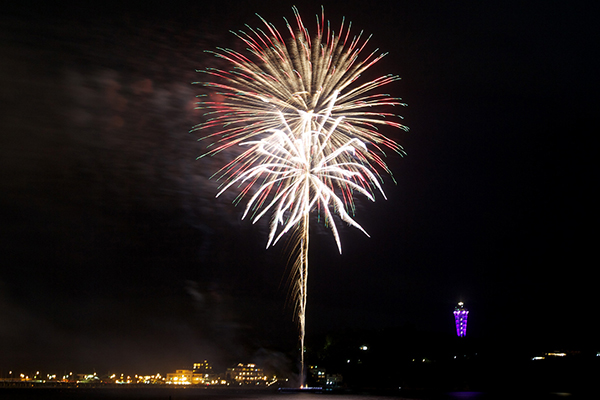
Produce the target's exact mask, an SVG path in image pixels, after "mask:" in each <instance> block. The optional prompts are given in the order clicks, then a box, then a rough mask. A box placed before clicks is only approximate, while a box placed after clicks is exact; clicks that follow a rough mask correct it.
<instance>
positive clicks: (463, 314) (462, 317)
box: [454, 301, 469, 337]
mask: <svg viewBox="0 0 600 400" xmlns="http://www.w3.org/2000/svg"><path fill="white" fill-rule="evenodd" d="M468 317H469V310H467V309H466V308H465V305H464V303H463V302H462V301H461V302H459V303H458V305H457V306H456V307H454V322H455V323H456V334H457V335H458V337H465V336H467V318H468Z"/></svg>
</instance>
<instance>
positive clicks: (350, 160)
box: [195, 8, 407, 385]
mask: <svg viewBox="0 0 600 400" xmlns="http://www.w3.org/2000/svg"><path fill="white" fill-rule="evenodd" d="M293 10H294V14H295V17H296V22H297V29H296V30H294V29H292V27H291V25H290V24H289V23H287V21H286V23H287V27H288V31H289V33H290V35H291V39H290V40H289V42H288V43H287V44H286V42H285V41H284V40H283V38H282V36H281V34H280V33H279V32H278V31H277V30H276V29H275V27H274V26H273V25H272V24H270V23H267V22H266V21H265V20H262V21H263V22H264V24H265V27H266V30H262V29H259V28H257V29H252V28H250V27H248V29H249V30H250V33H246V32H243V31H240V32H239V33H236V35H237V36H238V37H239V38H240V39H241V40H242V41H243V42H244V43H245V44H246V45H247V46H248V51H249V53H250V56H246V55H243V54H241V53H239V52H237V51H234V50H230V49H219V51H218V52H215V53H214V54H215V55H216V56H218V57H220V58H222V59H224V60H226V61H228V62H229V63H231V64H232V65H233V69H232V70H229V71H226V70H221V69H207V70H204V71H202V72H206V73H208V74H210V75H212V76H214V77H218V79H215V80H213V81H211V82H202V84H203V85H205V86H209V87H214V88H216V89H218V90H219V95H220V96H221V101H204V102H201V103H199V105H200V108H206V109H208V110H209V112H208V113H207V115H208V116H209V119H208V120H207V121H206V122H204V123H202V124H200V125H198V126H196V127H195V130H209V131H212V130H214V129H215V128H218V129H217V131H216V133H211V134H209V135H208V136H207V137H206V138H216V137H218V140H216V141H215V143H213V144H212V146H214V147H213V148H212V149H210V150H209V151H208V152H207V153H206V154H204V156H205V155H214V154H217V153H219V152H221V151H223V150H224V149H227V148H229V147H231V146H234V145H241V146H244V147H247V148H246V149H245V151H243V152H242V153H241V154H240V155H238V156H237V157H235V158H234V159H233V160H232V161H231V162H230V163H228V164H227V165H226V166H224V167H223V168H222V169H221V170H220V171H219V173H218V175H219V179H222V180H223V185H222V187H221V190H220V191H219V193H218V194H217V196H219V195H220V194H221V193H223V192H224V191H226V190H228V189H233V188H237V189H238V190H239V191H240V194H239V195H238V198H237V202H239V201H241V200H242V198H243V197H244V196H246V195H247V196H250V198H249V200H248V201H247V204H246V208H245V211H244V214H243V217H242V218H245V217H246V216H248V215H252V220H253V223H254V222H256V221H258V220H260V219H261V218H262V217H263V216H265V215H266V214H267V213H270V215H271V216H272V217H271V222H270V233H269V238H268V241H267V247H269V246H270V245H274V244H275V243H277V242H278V241H279V239H281V238H282V237H283V236H284V235H285V234H286V233H287V232H290V231H292V232H295V233H297V238H298V243H297V245H298V258H297V261H296V265H295V267H296V268H295V271H296V276H297V284H296V294H297V300H298V301H297V305H298V308H297V311H298V317H299V323H300V342H301V348H302V350H301V382H300V383H301V385H303V383H304V376H303V374H304V350H303V348H304V335H305V315H306V288H307V282H308V239H309V235H308V234H309V218H308V216H309V214H310V213H311V212H312V211H313V210H318V211H319V213H320V214H322V215H324V217H325V223H326V224H327V225H328V226H329V227H330V229H331V231H332V232H333V235H334V238H335V241H336V243H337V247H338V249H339V251H340V253H341V251H342V245H341V241H340V237H339V234H338V230H337V226H336V224H335V221H334V214H337V215H338V216H339V217H340V218H341V220H342V221H344V222H346V223H348V224H349V225H352V226H354V227H356V228H358V229H360V230H361V231H362V232H364V233H365V234H366V232H365V230H364V229H363V228H362V227H361V226H360V224H358V223H357V222H356V221H355V220H354V218H353V217H352V216H351V213H352V214H353V212H354V194H355V193H356V192H358V193H361V194H362V195H364V196H366V197H367V198H368V199H370V200H371V201H375V194H374V192H373V190H374V189H376V190H377V191H379V192H380V193H381V194H382V195H383V197H385V194H384V193H383V190H382V187H381V184H380V181H381V180H382V179H381V177H380V175H379V173H378V172H377V171H378V169H383V170H384V171H386V172H387V173H388V174H390V175H391V171H389V169H388V168H387V166H386V164H385V162H384V161H383V158H382V156H385V153H384V151H383V150H384V148H389V149H391V150H393V151H394V152H397V153H399V154H401V155H402V154H404V151H403V150H402V147H401V146H399V145H398V144H397V143H396V142H394V141H393V140H390V139H388V138H387V137H385V136H384V135H382V134H381V133H379V132H378V131H377V127H378V126H386V125H387V126H392V127H395V128H401V129H404V130H407V128H406V127H405V126H404V125H402V124H400V123H399V122H398V121H397V119H398V118H401V117H399V116H397V115H395V114H392V113H389V112H381V111H379V110H380V109H381V108H389V107H390V106H400V105H404V104H403V103H401V102H400V99H398V98H394V97H391V96H390V95H388V94H381V93H376V92H375V91H376V89H378V88H380V87H381V86H383V85H386V84H389V83H391V82H394V81H396V80H398V79H399V77H398V76H394V75H385V76H381V77H379V78H376V79H373V80H370V81H367V82H365V83H358V78H359V77H360V75H361V74H362V73H363V72H364V71H365V70H366V69H367V68H369V67H371V66H373V64H375V63H376V62H377V61H379V60H380V59H381V58H382V57H383V56H384V55H385V54H381V55H378V56H377V55H376V53H377V51H378V50H375V51H374V52H372V53H370V54H369V55H367V56H366V57H364V58H360V57H359V56H360V53H361V52H362V50H363V49H364V48H365V46H366V44H367V42H368V40H369V39H366V40H364V41H363V40H361V36H362V33H361V34H360V35H358V36H357V37H354V38H353V39H351V40H349V37H350V27H348V28H345V26H344V24H345V23H344V20H342V25H341V27H340V31H339V33H337V34H336V33H334V32H333V31H332V30H331V28H330V26H329V23H327V25H325V21H324V18H323V13H322V14H321V17H320V18H319V17H318V16H317V33H316V35H315V36H313V37H311V36H310V35H309V33H308V30H307V29H306V28H305V26H304V23H303V22H302V20H301V18H300V16H299V13H298V10H297V9H296V8H293ZM261 19H262V18H261Z"/></svg>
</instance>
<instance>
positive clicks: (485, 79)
mask: <svg viewBox="0 0 600 400" xmlns="http://www.w3.org/2000/svg"><path fill="white" fill-rule="evenodd" d="M124 3H126V4H130V3H127V2H124ZM321 3H323V4H324V6H325V13H326V17H328V18H329V19H330V20H331V21H332V22H333V23H334V25H335V24H338V23H339V21H340V19H341V17H342V16H343V15H345V16H346V17H347V19H349V20H351V21H352V22H353V32H358V31H359V30H361V29H364V30H365V32H366V33H373V38H372V40H371V42H370V43H371V45H372V46H373V48H374V47H375V46H376V47H379V48H380V49H381V50H382V51H386V52H389V53H390V54H389V56H387V57H386V58H384V60H383V61H382V62H380V63H379V64H378V65H377V67H376V71H375V72H377V73H380V74H387V73H394V74H398V75H400V76H401V77H402V81H400V82H399V83H396V84H394V85H393V86H390V87H388V88H387V89H386V90H388V91H390V92H391V93H393V94H394V95H397V96H400V97H402V98H403V100H404V101H405V102H407V103H408V107H406V108H405V109H403V110H402V114H403V116H404V117H405V120H404V122H405V123H406V124H407V125H408V126H409V127H410V132H408V133H405V132H402V131H394V130H389V131H386V132H385V133H386V134H387V135H389V136H390V137H392V138H394V139H395V140H397V141H398V142H399V143H401V144H402V145H403V146H404V147H405V149H406V151H407V153H408V155H407V156H406V157H404V158H400V157H398V156H391V157H390V158H389V159H388V161H389V165H390V167H391V169H392V170H393V172H394V176H395V178H396V180H397V185H394V184H393V182H391V180H389V179H388V180H387V182H386V184H385V187H384V189H385V192H386V195H387V197H388V200H387V201H385V200H383V199H382V198H381V197H380V198H378V199H377V201H376V203H374V204H371V203H370V202H367V201H359V207H358V211H357V216H356V218H357V221H358V222H359V223H360V224H361V225H363V226H364V228H365V229H366V230H367V231H368V232H369V234H370V235H371V237H370V238H367V237H365V236H363V235H362V233H360V232H359V231H357V230H355V229H353V228H349V227H345V228H343V229H342V230H341V236H342V241H343V251H344V252H343V254H342V255H339V254H338V252H337V248H336V246H335V242H334V240H333V237H332V236H331V234H330V233H329V232H328V231H327V229H325V228H324V227H322V226H320V227H318V228H315V229H314V230H313V232H312V239H311V253H310V266H311V267H310V284H309V300H308V317H307V321H308V331H309V337H310V338H315V339H314V340H315V341H316V340H318V338H319V337H321V336H322V335H324V334H325V333H327V332H336V331H343V330H347V329H366V330H369V329H382V328H386V327H397V326H412V327H414V328H416V329H417V330H419V331H427V332H433V333H436V334H440V335H442V334H447V335H452V334H453V329H454V327H453V319H452V310H453V307H454V305H455V304H456V302H458V301H464V302H465V303H466V305H467V307H468V308H469V309H470V310H471V314H470V322H469V335H470V336H472V337H476V338H480V339H481V340H487V341H489V342H490V343H504V344H505V343H506V342H508V343H513V344H515V345H519V344H523V345H524V346H527V345H530V344H538V345H539V344H540V343H541V344H543V345H544V346H547V347H548V348H549V349H550V348H552V349H554V348H563V349H578V348H588V347H594V348H600V347H599V346H600V343H598V339H597V338H598V337H599V335H598V334H599V332H598V328H597V322H596V315H597V312H596V310H597V306H598V300H597V296H596V287H595V286H596V285H595V283H594V282H595V281H597V277H596V272H595V271H594V270H595V269H596V268H595V267H594V266H597V264H596V263H597V261H594V260H596V259H597V257H596V254H595V251H594V250H595V248H596V242H597V239H598V235H597V229H596V225H597V220H598V218H597V216H598V213H597V211H596V208H595V207H594V208H592V205H594V206H595V205H596V202H595V201H594V198H593V195H592V193H595V191H593V189H592V188H593V186H596V185H597V182H598V176H597V173H596V167H595V163H592V160H593V158H592V153H593V150H592V147H591V144H590V140H589V139H588V138H592V137H593V136H595V133H597V127H596V126H595V125H594V124H593V120H595V118H594V119H593V118H592V115H593V114H592V113H593V112H594V117H595V116H596V114H597V112H598V105H599V104H598V97H597V91H596V90H595V88H597V83H598V78H597V75H596V73H597V71H596V69H594V71H592V66H591V63H590V62H589V61H590V59H593V58H594V57H595V56H597V54H594V53H595V52H596V50H594V48H593V46H592V45H591V42H592V40H591V37H592V36H593V35H592V31H593V28H592V27H593V26H595V24H596V23H595V21H593V20H592V15H593V12H592V11H593V10H591V9H585V8H584V7H580V6H577V5H574V4H571V3H569V4H567V3H566V2H552V1H550V2H514V3H510V2H494V3H495V4H489V3H491V2H458V3H459V4H456V3H457V2H441V1H440V2H421V1H398V2H375V1H372V2H368V5H367V2H358V1H323V2H316V1H315V2H311V1H301V2H296V3H295V4H296V5H297V6H298V7H299V9H300V12H301V14H302V15H303V17H304V20H305V23H306V25H307V27H308V28H309V30H310V29H313V28H314V23H313V15H314V14H316V13H320V4H321ZM521 3H527V5H524V4H521ZM91 4H92V5H90V4H86V5H85V6H82V5H79V6H77V7H76V8H69V9H55V8H53V7H52V6H46V8H45V9H44V8H42V9H39V8H32V7H29V6H28V5H26V4H25V5H22V6H13V9H10V10H5V14H4V16H3V17H1V19H0V54H1V56H0V87H1V90H0V117H1V118H0V131H1V133H0V171H1V175H0V176H1V180H0V205H1V208H0V254H1V258H0V321H1V322H0V354H1V356H0V372H2V371H3V372H5V371H6V370H8V369H16V370H18V369H19V368H21V369H47V370H52V369H58V370H61V369H78V370H81V371H89V370H92V369H95V370H97V371H100V372H104V371H107V370H111V371H118V370H119V369H124V370H135V372H155V371H160V372H163V373H164V372H168V371H170V370H174V369H175V368H184V367H188V366H190V365H191V363H192V362H194V361H197V360H201V359H209V360H214V362H216V363H222V364H227V363H228V362H232V361H235V362H238V361H242V362H243V361H246V360H250V359H252V360H259V361H260V360H261V359H264V358H266V357H270V358H272V359H276V358H278V357H279V358H280V359H281V360H285V359H286V357H287V358H289V357H291V355H293V354H294V346H296V344H297V343H296V327H295V323H294V322H293V321H292V316H293V311H292V307H291V306H290V305H289V302H287V303H286V301H287V297H288V287H289V285H288V284H287V276H288V275H287V273H288V267H287V252H286V250H287V249H286V246H285V244H284V243H282V244H281V245H277V246H276V247H275V248H271V249H269V250H265V244H266V240H267V231H266V226H265V224H264V223H262V224H260V223H259V224H256V225H251V224H250V222H249V221H240V216H241V213H242V211H243V208H242V207H234V206H233V205H232V204H231V203H230V202H229V201H228V199H229V200H230V199H231V198H225V199H222V198H219V199H215V198H214V195H215V194H216V187H217V183H215V182H214V181H210V180H209V179H208V177H209V176H210V175H211V174H212V173H213V172H215V171H216V170H217V169H218V168H219V167H220V166H221V165H222V164H224V163H225V160H224V159H222V158H219V157H216V158H213V159H202V160H199V161H196V157H197V156H198V155H200V154H201V153H202V152H203V149H204V145H203V144H202V143H198V142H197V140H196V139H197V136H196V135H194V134H189V133H188V131H189V130H190V128H191V127H192V126H193V125H195V124H197V123H199V122H201V121H202V120H203V117H202V113H201V112H200V111H198V110H195V109H194V103H195V101H196V99H195V96H196V95H197V94H201V93H203V90H204V89H202V88H201V87H199V86H197V85H196V86H195V85H192V84H191V82H194V81H196V80H199V79H200V78H199V77H198V74H196V72H195V70H196V69H200V68H205V67H210V66H213V65H214V63H215V62H216V60H215V59H214V58H213V57H211V56H210V55H208V54H206V53H205V52H204V51H205V50H212V49H214V48H215V47H218V46H222V47H226V46H236V41H235V37H234V36H233V35H232V34H230V33H229V32H228V31H229V30H230V29H231V30H237V29H242V28H244V24H245V23H248V24H249V25H251V26H259V25H260V20H259V19H258V18H257V17H256V16H255V15H254V13H259V14H260V15H262V16H263V17H265V18H266V19H267V20H269V21H270V22H273V23H274V24H275V25H276V26H277V27H279V28H280V29H281V30H283V28H284V24H283V19H282V17H283V16H285V17H287V18H288V19H291V18H292V17H293V14H292V11H291V5H292V4H291V3H290V4H287V3H286V2H277V4H269V2H268V1H262V2H258V1H256V2H254V1H251V2H246V3H245V5H244V6H240V5H238V4H237V2H230V1H212V2H204V1H195V2H189V3H186V2H173V3H168V2H147V3H144V4H143V5H141V6H136V7H134V6H133V5H122V6H120V7H113V8H107V7H106V6H104V5H101V3H100V2H97V3H96V2H93V3H91ZM94 4H95V5H94ZM594 156H595V154H594ZM594 182H595V183H594ZM309 345H310V343H309ZM282 362H284V361H282Z"/></svg>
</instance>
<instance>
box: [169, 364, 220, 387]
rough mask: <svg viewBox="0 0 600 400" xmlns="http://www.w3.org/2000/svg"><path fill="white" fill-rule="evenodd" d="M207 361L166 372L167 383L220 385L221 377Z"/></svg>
mask: <svg viewBox="0 0 600 400" xmlns="http://www.w3.org/2000/svg"><path fill="white" fill-rule="evenodd" d="M212 370H213V369H212V366H211V365H210V364H209V363H208V361H206V360H204V362H201V363H194V369H192V370H190V369H178V370H176V371H175V372H174V373H171V374H167V383H168V384H171V385H222V384H225V382H224V381H222V380H221V378H220V377H219V376H218V375H217V374H214V373H213V372H212Z"/></svg>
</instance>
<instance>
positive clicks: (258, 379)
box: [225, 363, 267, 385]
mask: <svg viewBox="0 0 600 400" xmlns="http://www.w3.org/2000/svg"><path fill="white" fill-rule="evenodd" d="M225 377H226V378H227V380H228V381H230V382H236V383H238V384H240V385H241V384H246V385H248V384H250V385H260V384H263V383H266V382H267V375H265V373H264V372H263V370H262V368H258V367H257V366H256V364H241V363H240V364H238V365H237V366H235V367H232V368H227V372H226V373H225Z"/></svg>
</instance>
